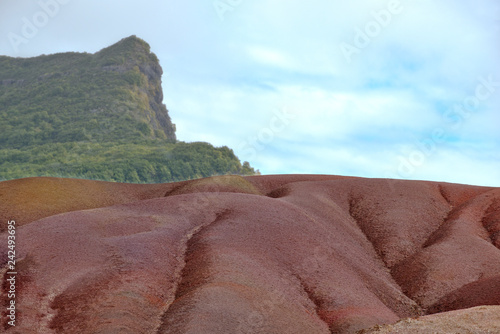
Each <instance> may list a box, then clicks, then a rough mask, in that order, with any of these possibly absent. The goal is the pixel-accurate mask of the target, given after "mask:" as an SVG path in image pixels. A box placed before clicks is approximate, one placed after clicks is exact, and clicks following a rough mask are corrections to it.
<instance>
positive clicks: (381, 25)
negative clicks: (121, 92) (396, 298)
mask: <svg viewBox="0 0 500 334" xmlns="http://www.w3.org/2000/svg"><path fill="white" fill-rule="evenodd" d="M499 19H500V2H499V1H494V0H479V1H478V0H462V1H452V0H441V1H431V0H421V1H408V0H401V1H393V0H389V1H386V0H384V1H379V0H352V1H349V2H348V3H344V2H340V1H331V0H329V1H327V0H312V1H308V2H305V1H296V0H287V1H285V0H275V1H270V0H268V1H264V0H252V1H250V0H220V1H212V0H203V1H201V0H192V1H185V2H181V1H171V0H166V1H165V0H163V1H153V0H145V1H142V2H140V5H139V3H138V2H137V1H128V0H122V1H103V0H101V1H97V0H40V1H28V0H7V1H2V2H0V54H2V55H8V56H16V57H31V56H37V55H40V54H50V53H56V52H65V51H81V52H96V51H98V50H100V49H102V48H104V47H106V46H109V45H111V44H113V43H115V42H117V41H118V40H120V39H122V38H124V37H127V36H130V35H137V36H138V37H141V38H143V39H144V40H146V41H147V42H148V43H149V44H150V45H151V48H152V50H153V52H155V53H156V54H157V55H158V58H159V59H160V63H161V65H162V67H163V69H164V76H163V89H164V95H165V99H164V103H165V104H166V105H167V108H168V109H169V111H170V114H171V117H172V119H173V121H174V123H176V126H177V136H178V138H179V139H180V140H183V141H208V142H210V143H212V144H214V145H217V146H222V145H227V146H229V147H231V148H233V149H234V150H235V153H236V154H237V155H238V156H239V158H240V159H241V160H248V161H250V163H251V164H252V165H253V166H255V167H256V168H258V169H260V171H261V172H262V173H263V174H289V173H314V174H319V173H321V174H340V175H354V176H364V177H389V178H401V179H423V180H435V181H448V182H456V183H467V184H478V185H490V186H500V116H499V112H500V108H499V107H500V63H499V62H498V56H499V51H500V50H499V43H498V40H499V37H500V21H499ZM30 24H31V25H33V26H34V27H35V29H31V30H30V29H29V27H27V26H28V25H30Z"/></svg>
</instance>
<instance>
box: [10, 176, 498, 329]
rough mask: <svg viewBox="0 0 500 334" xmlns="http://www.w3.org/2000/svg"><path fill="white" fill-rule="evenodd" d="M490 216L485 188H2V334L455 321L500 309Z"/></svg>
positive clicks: (357, 181) (215, 183) (39, 184)
mask: <svg viewBox="0 0 500 334" xmlns="http://www.w3.org/2000/svg"><path fill="white" fill-rule="evenodd" d="M499 218H500V189H499V188H487V187H474V186H466V185H456V184H447V183H435V182H424V181H396V180H384V179H363V178H352V177H340V176H327V175H273V176H253V177H245V178H244V177H239V176H222V177H213V178H207V179H200V180H193V181H186V182H179V183H170V184H157V185H129V184H118V183H108V182H97V181H86V180H69V179H57V178H30V179H21V180H14V181H4V182H0V219H1V221H2V227H3V230H2V231H3V233H1V234H0V250H1V252H0V262H1V263H2V267H3V268H4V269H3V272H2V275H3V280H4V281H3V282H4V284H3V291H2V296H1V298H2V301H3V303H4V305H7V304H6V303H8V302H9V299H8V296H7V293H6V292H7V284H6V281H5V280H6V278H7V275H6V271H7V267H6V263H7V248H6V246H1V245H7V233H6V232H5V227H6V223H7V220H9V219H15V220H16V223H17V230H16V232H17V234H16V242H17V244H16V252H17V267H16V270H17V272H18V276H17V279H16V282H17V283H16V284H17V285H16V287H17V291H16V305H17V317H18V318H17V319H18V320H17V323H16V327H10V326H9V325H8V324H7V321H6V317H5V312H4V314H3V316H2V321H3V323H2V327H1V328H3V329H4V330H5V332H6V333H23V334H24V333H72V334H73V333H355V332H357V331H359V330H362V329H368V328H370V327H372V326H375V325H382V324H391V323H395V322H397V321H399V320H400V319H403V318H408V317H418V316H421V315H424V314H429V313H435V312H444V311H446V312H444V313H440V314H439V316H446V314H448V313H450V316H454V314H455V313H451V312H448V311H453V310H458V309H463V308H468V307H473V306H478V305H498V304H499V295H500V292H499V291H500V290H499V274H500V249H499V231H500V220H499ZM490 307H494V306H490ZM462 312H467V310H463V311H462ZM436 316H438V315H436ZM426 317H427V316H426ZM426 317H423V318H422V319H427V318H426ZM431 319H433V318H431ZM443 323H446V322H443ZM443 326H444V325H443ZM485 326H486V325H485ZM487 326H491V328H494V325H487Z"/></svg>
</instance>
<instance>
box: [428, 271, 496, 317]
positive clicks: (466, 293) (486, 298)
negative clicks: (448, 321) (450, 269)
mask: <svg viewBox="0 0 500 334" xmlns="http://www.w3.org/2000/svg"><path fill="white" fill-rule="evenodd" d="M479 305H500V276H495V277H491V278H487V279H482V280H479V281H476V282H472V283H469V284H466V285H464V286H463V287H461V288H459V289H457V290H455V291H453V292H451V293H449V294H447V295H446V296H444V297H443V298H441V299H440V300H439V301H438V302H437V303H436V304H434V305H433V306H432V307H431V308H429V310H428V313H438V312H445V311H452V310H458V309H462V308H469V307H474V306H479Z"/></svg>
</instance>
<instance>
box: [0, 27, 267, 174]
mask: <svg viewBox="0 0 500 334" xmlns="http://www.w3.org/2000/svg"><path fill="white" fill-rule="evenodd" d="M161 73H162V69H161V67H160V65H159V63H158V58H157V57H156V55H154V54H153V53H151V52H150V48H149V45H148V44H147V43H146V42H144V41H143V40H141V39H139V38H137V37H135V36H132V37H129V38H125V39H123V40H122V41H120V42H118V43H117V44H115V45H112V46H110V47H108V48H105V49H103V50H101V51H100V52H98V53H96V54H87V53H64V54H55V55H49V56H45V55H43V56H40V57H36V58H26V59H24V58H9V57H2V56H0V129H1V131H0V179H14V178H21V177H28V176H61V177H79V178H87V179H99V180H110V181H119V182H147V183H153V182H169V181H178V180H186V179H193V178H198V177H207V176H212V175H223V174H242V175H251V174H255V173H258V171H257V172H256V171H255V170H254V169H253V168H251V167H250V165H249V164H248V162H245V163H244V164H243V165H242V164H241V163H240V161H239V160H238V158H237V157H236V156H235V155H234V153H233V151H232V150H231V149H229V148H227V147H218V148H215V147H213V146H212V145H210V144H208V143H183V142H176V137H175V124H172V123H171V121H170V117H169V116H168V111H167V109H166V107H165V106H164V105H163V104H162V101H159V100H158V99H159V98H161V96H162V94H161Z"/></svg>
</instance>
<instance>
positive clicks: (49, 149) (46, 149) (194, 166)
mask: <svg viewBox="0 0 500 334" xmlns="http://www.w3.org/2000/svg"><path fill="white" fill-rule="evenodd" d="M255 173H256V172H255V170H254V169H253V168H251V167H249V166H246V167H244V166H243V165H242V164H241V163H240V161H239V160H238V159H237V158H236V157H235V155H234V153H233V151H232V150H231V149H229V148H227V147H225V146H223V147H213V146H212V145H210V144H208V143H201V142H196V143H184V142H178V143H165V142H164V141H161V140H146V141H143V142H136V143H124V142H118V143H109V142H108V143H91V142H71V143H49V144H44V145H40V146H29V147H25V148H22V149H2V150H0V178H1V179H4V180H8V179H16V178H21V177H29V176H58V177H77V178H84V179H94V180H106V181H117V182H134V183H159V182H170V181H180V180H188V179H195V178H201V177H208V176H213V175H225V174H240V175H252V174H255Z"/></svg>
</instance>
